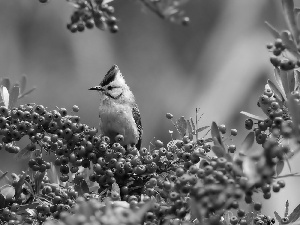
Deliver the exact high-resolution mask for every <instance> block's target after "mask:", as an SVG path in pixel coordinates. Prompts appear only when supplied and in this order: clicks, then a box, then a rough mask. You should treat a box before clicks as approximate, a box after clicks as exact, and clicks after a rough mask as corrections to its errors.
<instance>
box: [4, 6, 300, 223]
mask: <svg viewBox="0 0 300 225" xmlns="http://www.w3.org/2000/svg"><path fill="white" fill-rule="evenodd" d="M109 2H110V1H95V2H92V1H84V2H83V1H74V2H73V4H74V5H75V6H76V7H78V9H77V10H78V11H75V13H74V14H78V13H76V12H79V14H78V15H77V16H79V19H78V18H77V19H78V20H77V19H76V20H75V19H74V20H73V22H72V23H74V24H75V23H78V22H79V20H83V18H84V17H86V15H89V16H90V17H89V20H92V22H91V23H93V24H94V23H95V24H97V23H98V22H99V21H98V22H97V17H95V15H94V14H95V13H96V12H100V11H101V12H102V13H104V14H103V15H104V17H105V21H106V22H107V21H109V19H111V16H112V15H111V14H109V12H110V13H111V12H112V11H113V10H109V12H108V11H107V10H108V7H109V6H107V5H106V4H108V3H109ZM142 2H144V3H145V4H150V5H151V4H153V6H150V5H148V6H149V7H150V8H151V7H154V6H156V7H158V8H157V9H159V10H158V11H157V12H156V13H157V14H158V15H160V16H161V17H163V18H168V19H171V18H172V16H170V15H175V14H176V10H175V11H174V13H170V12H169V13H166V11H168V10H166V8H164V7H166V6H164V5H163V3H164V4H167V3H168V4H171V3H174V2H176V1H159V0H158V1H150V0H149V1H146V0H144V1H142ZM180 3H183V1H180ZM85 4H87V5H85ZM96 4H99V5H96ZM104 4H105V5H106V7H104V8H103V5H104ZM159 4H162V5H161V6H160V5H159ZM171 5H172V4H171ZM282 5H283V11H284V15H285V19H286V21H287V24H288V27H289V31H282V32H279V31H277V30H276V29H275V28H274V27H273V26H271V25H270V24H269V23H267V25H268V27H269V29H270V31H271V33H272V34H273V35H274V36H275V38H276V40H275V42H274V43H271V44H268V45H267V48H268V49H269V50H270V52H272V54H273V55H272V56H271V58H270V61H271V63H272V65H273V66H274V75H275V83H274V82H273V81H271V80H268V81H267V84H266V87H265V90H264V93H263V94H262V95H261V96H260V97H259V101H258V106H259V107H260V108H261V109H262V111H263V112H264V113H265V115H266V118H261V117H259V116H255V115H252V114H251V113H247V112H241V113H242V114H244V115H246V116H247V117H248V118H247V119H246V121H245V128H246V129H248V130H250V132H249V134H248V135H247V136H246V137H245V139H244V140H243V141H242V143H241V147H239V148H237V147H236V145H235V144H233V143H232V141H233V140H232V137H233V136H236V135H237V130H236V129H231V130H230V132H229V131H227V129H226V126H225V125H217V124H216V123H215V122H212V124H211V126H204V127H198V120H199V118H198V117H199V116H198V110H196V118H195V119H193V118H190V119H186V118H185V117H180V118H179V119H177V120H174V117H173V115H172V114H171V113H167V114H166V117H167V119H169V120H170V121H171V122H172V124H173V125H174V128H175V129H176V131H177V132H178V135H177V136H179V137H178V138H177V139H175V138H173V131H170V134H171V139H172V140H171V141H170V142H169V143H167V144H166V145H165V144H164V143H163V142H161V141H160V140H155V141H154V142H153V143H151V145H150V147H149V148H145V147H144V148H141V149H137V148H136V147H128V146H127V147H124V146H122V145H121V144H120V142H121V141H122V139H123V136H122V135H117V136H116V138H115V140H110V139H109V138H108V137H107V136H103V135H101V134H100V135H99V134H98V133H97V129H96V128H94V127H90V126H88V125H86V124H84V123H82V122H81V118H80V117H79V116H77V115H76V113H77V112H78V111H79V108H78V106H76V105H75V106H73V108H72V111H73V113H72V114H70V113H69V112H68V111H67V109H65V108H58V107H57V109H53V110H50V109H48V108H47V107H45V106H43V105H37V104H35V103H30V104H24V105H19V106H16V105H17V101H18V99H19V98H22V97H24V96H25V95H27V94H29V93H30V92H32V91H33V90H34V89H31V90H29V91H25V87H26V77H25V76H24V77H22V79H21V81H20V82H19V84H15V85H14V86H13V87H12V88H11V85H10V83H11V82H10V80H9V79H8V78H4V79H2V81H1V85H0V92H1V98H2V101H1V104H2V106H1V107H0V135H1V146H0V147H1V150H2V151H7V152H9V153H12V154H15V156H16V157H15V158H16V160H20V159H26V160H28V166H29V169H28V171H26V172H25V171H23V172H22V173H21V174H18V175H17V174H14V173H13V174H11V178H9V177H8V173H7V172H4V173H3V172H2V171H1V175H0V182H3V183H4V184H3V185H2V186H1V187H0V223H1V224H41V223H45V224H48V225H54V224H62V225H65V224H66V225H71V224H78V225H81V224H95V225H98V224H99V225H100V224H147V225H150V224H165V225H168V224H172V225H180V224H186V225H188V224H209V225H221V224H222V225H229V224H232V225H236V224H239V225H246V224H255V225H271V224H274V223H275V219H274V218H271V217H269V216H266V215H263V214H262V213H261V209H262V203H261V202H254V201H253V198H252V197H253V195H254V194H255V193H257V192H261V193H263V197H264V198H265V199H269V198H271V196H272V195H273V193H277V192H279V191H280V189H282V188H284V187H285V182H284V181H283V180H278V179H280V178H284V177H288V176H294V177H297V176H299V175H298V173H296V172H292V169H291V167H290V164H289V160H290V159H291V158H293V156H294V155H295V154H296V153H298V152H299V150H300V146H299V143H300V142H299V137H300V136H299V133H300V130H299V129H300V128H299V127H300V118H299V115H300V106H299V102H300V93H299V89H300V78H299V72H300V71H299V66H300V63H299V61H298V59H299V58H300V55H299V52H298V49H299V48H298V45H299V28H298V27H299V26H298V25H297V20H296V17H297V14H298V13H299V11H300V10H298V9H296V8H294V5H293V1H292V0H282ZM95 6H97V11H94V8H95ZM98 6H101V7H102V8H101V7H98ZM175 6H176V7H177V6H178V4H175V5H173V7H175ZM157 9H155V10H157ZM91 10H92V11H91ZM152 10H154V8H153V9H152ZM155 10H154V11H155ZM104 11H105V12H104ZM162 12H164V13H163V14H159V13H162ZM171 12H172V10H171ZM100 14H101V13H100ZM103 15H101V16H100V18H101V17H102V16H103ZM73 16H74V15H73ZM174 18H175V17H174ZM98 19H99V18H98ZM71 20H72V19H71ZM171 20H172V19H171ZM85 23H86V21H85ZM74 24H72V26H73V25H74ZM77 25H78V24H77ZM106 25H107V24H106ZM85 26H86V24H85ZM76 29H78V26H77V28H76ZM73 114H75V115H73ZM254 121H256V122H254ZM208 128H210V129H208ZM209 133H210V136H209V137H207V135H208V134H209ZM227 133H230V134H229V135H228V136H227V137H225V136H224V135H226V134H227ZM24 136H26V137H28V138H29V143H28V145H27V146H26V147H25V148H23V149H20V147H19V146H18V141H19V140H21V139H22V138H23V137H24ZM229 141H230V143H228V142H229ZM291 143H293V145H291ZM291 146H294V147H293V148H295V149H291ZM45 155H55V156H56V159H55V161H54V163H53V162H47V161H46V160H45V157H44V156H45ZM284 165H287V166H288V167H289V169H290V173H289V174H287V175H281V172H282V170H283V167H284ZM242 201H244V202H245V203H247V204H248V205H249V206H250V207H249V209H248V210H245V209H243V208H242V207H241V204H240V203H241V202H242ZM274 214H275V218H276V220H277V221H278V222H279V224H280V225H281V224H294V225H296V224H299V217H300V205H298V206H297V207H296V208H295V209H294V210H293V211H292V213H291V214H289V203H288V201H287V202H286V206H285V213H284V215H283V217H281V216H279V214H278V213H277V212H274Z"/></svg>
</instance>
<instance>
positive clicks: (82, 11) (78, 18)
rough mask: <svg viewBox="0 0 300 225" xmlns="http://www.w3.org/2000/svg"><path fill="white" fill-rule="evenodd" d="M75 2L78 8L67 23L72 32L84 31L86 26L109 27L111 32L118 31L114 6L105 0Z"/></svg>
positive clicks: (80, 0) (89, 27)
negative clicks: (104, 0)
mask: <svg viewBox="0 0 300 225" xmlns="http://www.w3.org/2000/svg"><path fill="white" fill-rule="evenodd" d="M73 4H74V5H76V10H75V11H74V12H73V14H72V15H71V21H70V23H69V24H68V25H67V28H68V29H69V30H70V31H71V32H72V33H75V32H77V31H78V32H83V31H84V30H85V28H87V29H92V28H93V27H94V26H96V27H97V28H99V29H101V30H107V29H108V30H109V31H110V32H111V33H116V32H118V30H119V28H118V25H117V19H116V17H115V16H114V12H115V9H114V7H113V6H111V5H108V4H106V3H105V2H103V0H97V1H96V0H88V1H82V0H76V1H75V2H73Z"/></svg>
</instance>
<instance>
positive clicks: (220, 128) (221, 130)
mask: <svg viewBox="0 0 300 225" xmlns="http://www.w3.org/2000/svg"><path fill="white" fill-rule="evenodd" d="M219 131H220V132H221V133H222V134H225V133H226V126H225V125H224V124H222V125H220V126H219Z"/></svg>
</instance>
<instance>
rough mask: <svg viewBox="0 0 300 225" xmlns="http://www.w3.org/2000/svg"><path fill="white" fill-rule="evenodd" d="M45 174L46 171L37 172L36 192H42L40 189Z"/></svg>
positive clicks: (35, 179) (35, 177)
mask: <svg viewBox="0 0 300 225" xmlns="http://www.w3.org/2000/svg"><path fill="white" fill-rule="evenodd" d="M44 176H45V172H42V173H41V172H36V174H35V175H34V183H35V192H36V194H39V193H40V189H41V183H42V180H43V178H44Z"/></svg>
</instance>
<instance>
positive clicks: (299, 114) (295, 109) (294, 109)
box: [287, 95, 300, 137]
mask: <svg viewBox="0 0 300 225" xmlns="http://www.w3.org/2000/svg"><path fill="white" fill-rule="evenodd" d="M287 105H288V109H289V113H290V114H291V116H292V118H293V123H294V132H295V135H296V137H298V136H299V133H300V131H299V125H300V108H299V105H298V104H297V103H296V101H295V99H294V98H293V96H292V95H289V98H288V101H287Z"/></svg>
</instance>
